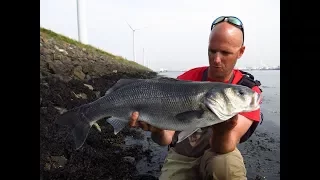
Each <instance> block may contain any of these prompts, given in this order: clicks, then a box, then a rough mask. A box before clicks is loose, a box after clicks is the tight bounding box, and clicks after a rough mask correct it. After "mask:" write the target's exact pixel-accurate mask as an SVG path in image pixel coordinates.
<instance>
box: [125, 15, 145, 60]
mask: <svg viewBox="0 0 320 180" xmlns="http://www.w3.org/2000/svg"><path fill="white" fill-rule="evenodd" d="M126 23H127V24H128V26H129V27H130V29H131V30H132V50H133V61H134V62H136V52H135V50H134V33H135V32H136V31H137V30H141V29H144V28H147V26H145V27H143V28H138V29H133V28H132V27H131V26H130V24H129V23H128V22H127V21H126Z"/></svg>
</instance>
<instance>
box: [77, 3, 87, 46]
mask: <svg viewBox="0 0 320 180" xmlns="http://www.w3.org/2000/svg"><path fill="white" fill-rule="evenodd" d="M76 1H77V20H78V38H79V41H80V42H81V43H83V44H88V39H87V29H86V28H87V22H86V18H87V17H86V4H85V2H86V0H76Z"/></svg>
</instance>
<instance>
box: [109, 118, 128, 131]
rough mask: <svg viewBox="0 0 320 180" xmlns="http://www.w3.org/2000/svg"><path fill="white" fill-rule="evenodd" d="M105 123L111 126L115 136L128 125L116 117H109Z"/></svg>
mask: <svg viewBox="0 0 320 180" xmlns="http://www.w3.org/2000/svg"><path fill="white" fill-rule="evenodd" d="M107 122H108V123H110V124H111V125H112V127H113V131H114V134H115V135H116V134H118V133H119V132H120V131H121V130H122V129H123V128H125V127H126V125H127V124H128V123H127V121H126V120H124V119H121V118H117V117H110V118H108V119H107Z"/></svg>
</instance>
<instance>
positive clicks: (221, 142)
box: [210, 115, 238, 153]
mask: <svg viewBox="0 0 320 180" xmlns="http://www.w3.org/2000/svg"><path fill="white" fill-rule="evenodd" d="M237 124H238V115H236V116H234V117H232V118H231V119H229V120H227V121H225V122H222V123H219V124H215V125H213V126H212V127H211V128H212V131H213V133H212V136H211V138H210V146H211V149H212V151H214V152H216V153H228V152H231V151H233V150H234V149H235V146H236V144H237V143H238V142H237V141H238V138H237V137H236V136H235V135H234V133H233V129H234V128H235V127H236V126H237Z"/></svg>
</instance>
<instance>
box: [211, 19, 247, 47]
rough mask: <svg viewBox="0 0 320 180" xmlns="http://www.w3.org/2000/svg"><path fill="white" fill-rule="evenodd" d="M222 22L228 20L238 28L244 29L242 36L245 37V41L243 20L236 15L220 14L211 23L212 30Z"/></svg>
mask: <svg viewBox="0 0 320 180" xmlns="http://www.w3.org/2000/svg"><path fill="white" fill-rule="evenodd" d="M221 22H228V23H230V24H232V25H234V26H236V27H237V28H239V29H240V30H241V31H242V34H243V36H242V38H243V42H244V30H243V24H242V22H241V20H240V19H239V18H237V17H234V16H220V17H218V18H217V19H215V20H214V21H213V22H212V24H211V30H212V29H213V27H214V26H215V25H217V24H219V23H221Z"/></svg>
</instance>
